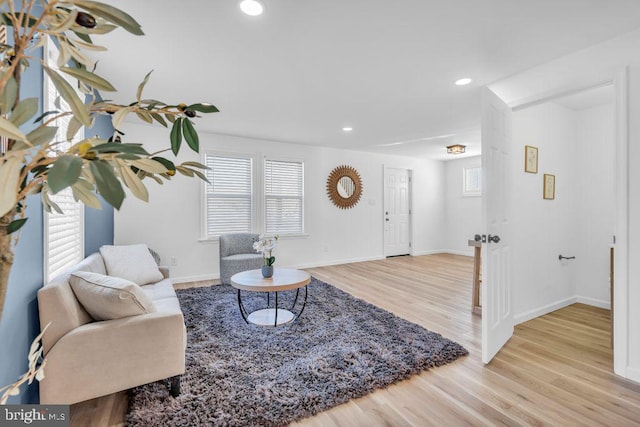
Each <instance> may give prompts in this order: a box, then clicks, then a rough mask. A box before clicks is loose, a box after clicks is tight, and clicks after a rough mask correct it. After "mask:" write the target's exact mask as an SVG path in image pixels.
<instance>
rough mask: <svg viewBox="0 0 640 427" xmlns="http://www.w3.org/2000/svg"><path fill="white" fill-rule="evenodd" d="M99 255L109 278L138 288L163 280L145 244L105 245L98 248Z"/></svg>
mask: <svg viewBox="0 0 640 427" xmlns="http://www.w3.org/2000/svg"><path fill="white" fill-rule="evenodd" d="M100 255H102V259H103V260H104V265H105V267H107V274H108V275H109V276H115V277H122V278H123V279H127V280H130V281H132V282H133V283H135V284H137V285H140V286H142V285H147V284H149V283H156V282H159V281H161V280H162V279H164V276H163V275H162V273H161V272H160V270H159V269H158V264H156V262H155V261H154V259H153V256H152V255H151V252H149V248H148V247H147V245H145V244H139V245H119V246H110V245H105V246H102V247H101V248H100Z"/></svg>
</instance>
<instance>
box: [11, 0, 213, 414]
mask: <svg viewBox="0 0 640 427" xmlns="http://www.w3.org/2000/svg"><path fill="white" fill-rule="evenodd" d="M0 23H2V24H4V25H5V26H6V28H7V31H8V32H9V33H11V34H12V35H13V43H12V44H0V114H1V116H0V137H2V138H3V140H4V144H2V149H1V150H0V320H1V319H2V309H3V306H4V300H5V296H6V292H7V287H8V282H9V272H10V270H11V267H12V265H13V262H14V248H15V245H16V244H17V242H18V235H19V233H18V230H20V228H21V227H22V226H23V225H24V224H25V222H26V221H27V217H26V216H25V211H26V201H27V197H28V196H30V195H33V194H40V195H41V197H42V203H43V205H44V208H45V209H46V210H47V211H48V212H52V211H55V212H58V213H62V211H61V209H60V208H59V207H58V206H57V205H56V204H55V202H54V201H52V200H51V197H50V195H51V194H56V193H58V192H59V191H62V190H64V189H66V188H69V187H70V188H71V190H72V192H73V196H74V198H75V199H76V201H81V202H83V203H84V204H85V205H86V206H89V207H91V208H97V209H100V208H101V203H100V201H99V199H98V198H97V196H96V193H99V194H100V195H101V196H102V197H103V198H104V200H105V201H106V202H107V203H109V204H110V205H111V206H113V207H114V208H116V209H119V208H120V206H121V205H122V201H123V200H124V198H125V192H124V189H123V187H127V188H128V189H129V191H130V192H131V193H132V194H133V195H134V196H135V197H137V198H139V199H141V200H144V201H148V191H147V188H146V186H145V181H144V180H145V179H147V182H148V179H152V180H154V181H156V182H157V183H158V184H162V183H163V180H169V179H171V177H172V176H174V175H175V174H176V172H178V173H180V174H182V175H186V176H189V177H194V176H197V177H199V178H201V179H203V180H205V181H206V178H205V175H204V174H203V173H202V170H203V169H206V167H205V166H203V165H201V164H200V163H197V162H184V163H181V164H175V163H174V162H172V161H171V160H169V159H167V158H166V157H163V156H162V155H161V154H163V153H164V152H165V151H169V148H167V149H166V150H163V151H161V152H157V153H149V152H147V151H146V150H145V149H144V148H143V146H142V144H138V143H124V142H120V141H119V139H120V137H119V135H120V134H122V133H121V132H119V131H118V127H119V126H120V124H121V123H122V121H123V120H124V118H125V117H126V116H127V115H130V114H135V115H136V116H137V117H138V118H140V119H141V120H142V121H144V122H147V123H153V122H157V123H159V124H160V125H162V126H164V127H169V126H171V131H170V137H169V140H170V149H171V151H172V152H173V154H174V155H177V154H178V152H179V150H180V148H181V145H182V141H183V140H184V141H186V145H188V147H189V148H190V149H191V150H193V151H195V152H198V151H199V139H198V133H197V132H196V130H195V127H194V124H193V122H192V120H191V119H192V118H195V117H197V115H198V113H204V114H206V113H215V112H217V111H218V109H217V108H216V107H215V106H213V105H211V104H205V103H194V104H191V105H186V104H184V103H181V104H177V105H171V104H168V103H165V102H162V101H159V100H156V99H147V98H143V96H142V94H143V89H144V87H145V84H146V83H147V81H148V79H149V77H150V74H151V73H149V74H147V76H146V77H145V78H144V79H143V81H142V83H140V85H139V87H138V91H137V94H136V99H135V101H133V102H131V103H129V104H118V103H115V102H112V101H103V100H100V98H99V97H98V95H97V91H100V92H102V93H104V92H115V91H116V89H115V88H114V87H113V85H112V84H111V83H109V82H108V81H107V80H106V79H105V78H103V77H101V76H100V75H99V74H97V73H96V72H95V70H96V64H95V62H94V61H93V60H92V59H91V58H90V56H89V55H88V54H87V52H93V51H104V50H106V49H105V48H104V47H102V46H100V45H97V44H94V42H93V37H94V36H98V35H101V34H106V33H109V32H111V31H113V30H115V29H117V28H119V27H120V28H123V29H124V30H126V31H128V32H129V33H131V34H134V35H144V33H143V32H142V29H141V28H140V24H139V23H138V22H136V20H135V19H134V18H132V17H131V16H130V15H128V14H127V13H125V12H124V11H122V10H120V9H117V8H115V7H113V6H110V5H108V4H105V3H99V2H96V1H90V0H64V1H58V0H48V1H45V0H22V1H20V0H0ZM46 37H49V38H50V39H51V40H53V41H54V42H55V43H56V44H57V45H58V48H59V50H60V56H59V59H58V62H57V69H54V68H51V67H49V66H48V65H47V63H46V61H40V62H41V63H42V67H43V68H44V71H45V72H46V73H47V76H49V78H50V79H51V81H52V82H53V84H54V86H55V87H56V89H57V91H58V92H59V94H60V97H61V98H62V99H64V101H65V102H66V104H67V105H69V111H64V110H63V109H59V110H56V111H45V112H44V113H43V114H42V115H40V116H39V117H35V115H36V114H37V111H38V105H39V101H38V98H27V99H22V98H21V97H20V82H21V77H22V73H23V72H24V70H25V69H27V68H28V67H29V66H30V65H31V63H32V62H34V61H39V60H38V59H36V58H34V57H32V56H30V55H31V52H33V50H34V49H36V48H38V47H41V46H42V45H43V43H44V41H45V38H46ZM63 75H64V76H65V77H63ZM69 79H72V81H74V82H76V81H77V89H78V90H79V91H80V92H81V93H82V94H83V95H84V96H85V97H86V101H84V100H83V99H82V98H81V97H80V96H78V93H77V91H76V89H74V87H73V86H72V85H71V84H69V82H68V80H69ZM59 104H60V102H58V103H56V105H59ZM105 114H107V115H110V116H111V119H112V124H113V127H114V128H115V129H116V132H115V135H114V137H115V139H114V138H110V139H102V138H98V137H93V138H84V139H82V140H81V141H79V142H77V143H72V142H71V141H73V140H74V138H75V136H76V134H77V133H78V132H79V130H80V129H81V128H82V126H86V127H91V126H92V125H93V123H94V122H95V120H96V118H97V117H98V116H100V115H105ZM62 117H68V118H69V119H70V122H69V126H68V130H67V133H66V137H65V138H56V134H57V133H58V127H57V126H55V123H56V120H57V119H59V118H62ZM28 121H32V122H33V123H34V124H36V126H37V127H35V129H33V130H32V131H30V132H29V133H26V134H25V133H23V132H22V131H21V130H20V126H22V125H24V124H25V123H27V122H28ZM43 332H44V331H43ZM41 336H42V334H40V336H38V337H37V338H36V339H35V340H34V343H33V345H32V351H31V352H30V354H29V371H28V372H27V373H26V374H24V375H23V377H21V380H22V382H24V381H26V380H29V382H31V381H33V379H34V378H36V377H39V376H40V375H41V372H40V371H39V369H41V367H42V366H43V365H40V367H39V366H38V365H37V363H36V362H37V360H38V359H39V358H40V355H41V354H42V352H41V349H39V340H40V338H41ZM34 346H35V347H34ZM34 355H36V356H34ZM32 359H33V360H32ZM38 372H40V373H38ZM21 380H18V382H16V383H15V384H12V385H10V386H7V387H5V389H6V390H5V394H6V393H8V392H11V394H16V393H17V390H18V389H17V387H18V386H19V385H20V384H22V382H20V381H21ZM2 390H3V389H0V391H2ZM6 397H8V396H4V400H5V401H6ZM2 400H3V396H0V402H2Z"/></svg>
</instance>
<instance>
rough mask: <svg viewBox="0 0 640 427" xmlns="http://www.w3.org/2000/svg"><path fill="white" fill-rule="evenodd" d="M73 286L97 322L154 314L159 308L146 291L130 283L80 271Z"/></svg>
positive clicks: (77, 295) (76, 273) (74, 277)
mask: <svg viewBox="0 0 640 427" xmlns="http://www.w3.org/2000/svg"><path fill="white" fill-rule="evenodd" d="M69 284H70V285H71V288H72V289H73V292H74V293H75V294H76V298H78V301H80V304H82V306H83V307H84V309H85V310H87V313H89V315H90V316H91V317H92V318H93V319H94V320H111V319H120V318H122V317H129V316H136V315H138V314H146V313H153V312H155V311H156V307H155V306H154V305H153V301H151V299H150V298H149V297H148V296H147V295H146V294H145V292H144V291H143V290H142V288H140V286H138V285H136V284H135V283H133V282H130V281H129V280H125V279H122V278H120V277H112V276H104V275H102V274H98V273H91V272H88V271H76V272H75V273H72V274H71V276H70V277H69Z"/></svg>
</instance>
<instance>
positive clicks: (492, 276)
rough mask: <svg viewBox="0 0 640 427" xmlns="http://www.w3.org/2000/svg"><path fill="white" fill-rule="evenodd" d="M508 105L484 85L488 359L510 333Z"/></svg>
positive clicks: (486, 360) (484, 328)
mask: <svg viewBox="0 0 640 427" xmlns="http://www.w3.org/2000/svg"><path fill="white" fill-rule="evenodd" d="M510 140H511V108H509V107H508V106H507V105H506V104H505V103H504V102H503V101H502V100H501V99H500V98H499V97H498V96H496V94H494V93H493V92H492V91H491V90H489V89H488V88H486V87H485V88H483V91H482V173H483V181H482V182H483V186H484V188H483V197H482V212H483V224H484V226H485V227H486V228H485V229H486V233H487V235H486V239H483V240H486V243H484V244H483V248H482V361H483V362H484V363H489V362H490V361H491V359H492V358H493V356H495V355H496V353H497V352H498V351H499V350H500V349H501V348H502V346H503V345H504V344H505V343H506V342H507V341H508V340H509V338H510V337H511V335H513V326H514V322H513V309H512V305H513V303H512V301H513V297H512V296H513V293H512V291H511V270H510V263H511V241H510V235H509V234H510V233H509V227H510V221H509V213H508V212H507V206H508V200H507V197H508V195H509V190H508V188H507V186H508V185H509V165H510V149H511V147H510V142H511V141H510Z"/></svg>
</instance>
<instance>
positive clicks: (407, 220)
mask: <svg viewBox="0 0 640 427" xmlns="http://www.w3.org/2000/svg"><path fill="white" fill-rule="evenodd" d="M409 253H411V171H409V170H407V169H396V168H385V169H384V255H385V256H396V255H407V254H409Z"/></svg>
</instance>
